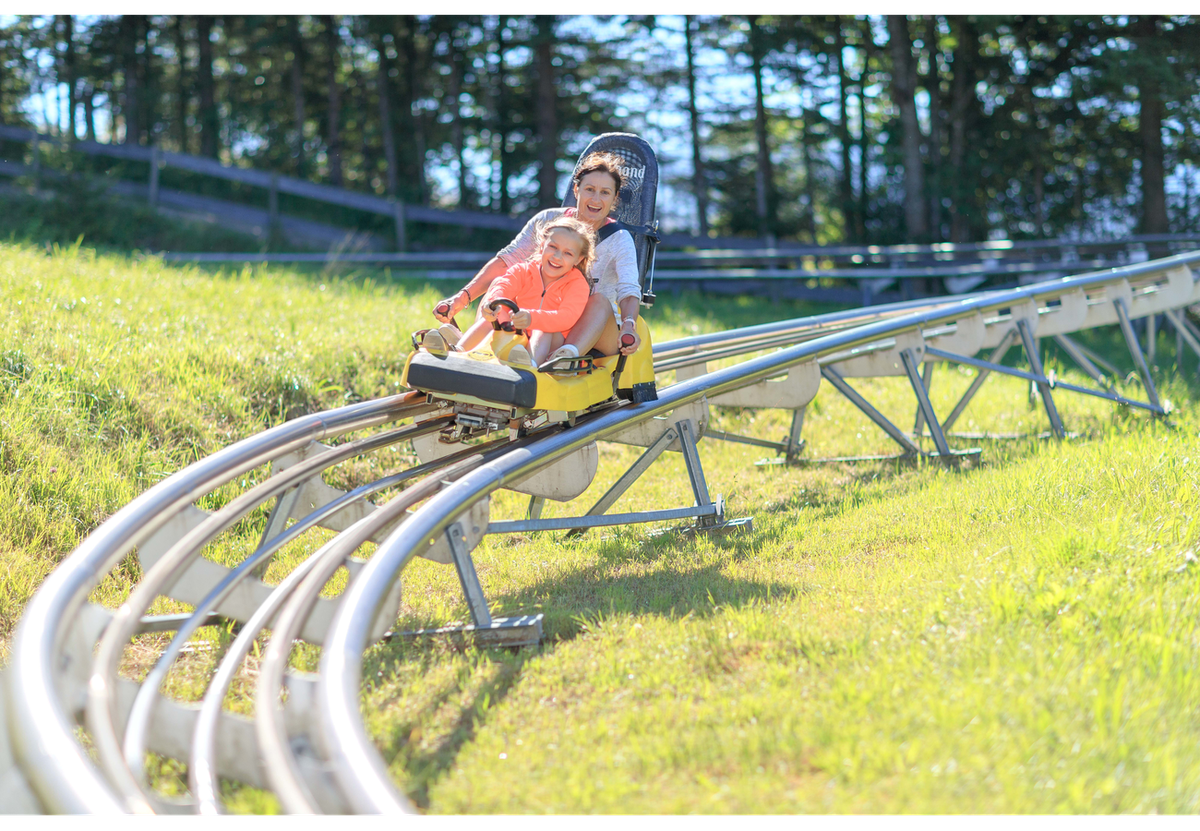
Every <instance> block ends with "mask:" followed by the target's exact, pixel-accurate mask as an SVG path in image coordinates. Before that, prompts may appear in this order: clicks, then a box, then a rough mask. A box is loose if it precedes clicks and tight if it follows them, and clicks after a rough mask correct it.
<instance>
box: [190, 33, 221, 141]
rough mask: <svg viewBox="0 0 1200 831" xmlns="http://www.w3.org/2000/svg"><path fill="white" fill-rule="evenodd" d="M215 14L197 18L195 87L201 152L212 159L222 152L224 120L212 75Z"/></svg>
mask: <svg viewBox="0 0 1200 831" xmlns="http://www.w3.org/2000/svg"><path fill="white" fill-rule="evenodd" d="M213 22H214V21H213V18H212V17H209V16H208V15H200V16H198V17H197V18H196V52H197V61H196V88H197V91H198V92H199V99H200V112H199V116H200V117H199V122H200V155H201V156H208V157H209V158H210V159H215V158H217V157H218V156H219V155H220V153H221V136H220V133H221V122H220V114H219V113H218V111H217V85H216V79H215V78H214V77H213V45H212V32H213Z"/></svg>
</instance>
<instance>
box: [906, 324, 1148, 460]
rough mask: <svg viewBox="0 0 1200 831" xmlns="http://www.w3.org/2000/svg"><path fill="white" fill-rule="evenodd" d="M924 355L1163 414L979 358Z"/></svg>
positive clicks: (1140, 403) (1137, 403)
mask: <svg viewBox="0 0 1200 831" xmlns="http://www.w3.org/2000/svg"><path fill="white" fill-rule="evenodd" d="M925 354H926V355H929V356H931V357H934V358H941V359H942V360H943V361H951V362H952V363H956V364H963V365H965V366H973V367H976V368H977V369H979V370H980V371H983V370H987V371H990V372H998V373H1000V374H1001V375H1011V376H1012V377H1013V378H1021V379H1024V380H1026V381H1029V382H1030V383H1032V384H1034V385H1035V386H1036V385H1037V384H1039V383H1044V384H1048V385H1049V386H1050V388H1051V389H1056V390H1067V391H1068V392H1078V393H1082V394H1083V395H1090V396H1093V397H1095V398H1103V399H1104V400H1106V401H1112V402H1115V403H1117V404H1125V405H1127V406H1130V407H1137V408H1139V409H1142V410H1149V411H1150V412H1152V413H1157V414H1158V415H1164V414H1165V413H1164V412H1163V410H1162V408H1160V407H1155V406H1154V405H1153V404H1147V403H1146V402H1145V401H1138V400H1136V399H1133V398H1126V397H1125V396H1123V395H1117V394H1116V393H1115V392H1109V391H1107V390H1093V389H1088V388H1087V387H1081V386H1078V385H1076V384H1068V383H1067V382H1066V381H1060V380H1058V379H1053V380H1052V379H1050V378H1047V377H1046V376H1044V375H1035V374H1033V373H1032V372H1026V371H1025V370H1023V369H1013V368H1012V367H1007V366H1003V365H1001V364H989V363H988V362H987V361H983V360H980V359H979V358H970V357H967V356H966V355H955V354H954V353H953V352H943V351H942V350H940V349H934V348H932V347H930V348H928V349H926V350H925ZM958 435H960V436H961V435H962V434H961V433H959V434H958ZM1049 435H1052V434H1049ZM1072 435H1073V434H1072ZM986 437H987V438H1024V436H1020V435H1015V434H1014V435H1010V436H1005V435H1002V434H999V433H991V434H987V435H986Z"/></svg>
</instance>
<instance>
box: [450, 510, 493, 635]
mask: <svg viewBox="0 0 1200 831" xmlns="http://www.w3.org/2000/svg"><path fill="white" fill-rule="evenodd" d="M446 539H447V540H448V541H449V542H450V555H451V556H452V557H453V558H454V568H455V570H456V571H457V572H458V581H459V582H460V583H461V584H462V590H463V597H465V598H466V600H467V608H469V609H470V610H471V620H473V621H475V625H476V626H478V627H480V628H483V627H487V626H491V625H492V613H491V612H490V611H489V610H488V604H487V598H486V597H484V595H483V586H481V585H479V575H478V574H476V573H475V563H474V562H473V561H472V560H471V553H470V552H469V551H467V546H466V539H467V538H466V535H465V534H464V533H463V527H462V523H461V522H455V523H452V524H451V525H450V527H449V528H447V529H446Z"/></svg>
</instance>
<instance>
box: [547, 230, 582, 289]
mask: <svg viewBox="0 0 1200 831" xmlns="http://www.w3.org/2000/svg"><path fill="white" fill-rule="evenodd" d="M582 259H583V241H582V240H580V239H579V236H578V235H577V234H573V233H571V232H570V231H568V230H567V229H565V228H555V229H554V230H553V231H551V232H550V236H548V237H546V245H545V247H543V248H542V276H543V277H545V278H546V279H548V280H557V279H558V278H559V277H562V276H563V275H565V274H566V273H567V272H568V271H570V270H571V269H573V268H574V267H575V266H577V265H579V261H580V260H582Z"/></svg>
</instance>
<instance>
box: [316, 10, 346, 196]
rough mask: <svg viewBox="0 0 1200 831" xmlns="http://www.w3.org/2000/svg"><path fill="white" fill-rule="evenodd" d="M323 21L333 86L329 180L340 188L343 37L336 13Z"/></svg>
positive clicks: (328, 138) (328, 137) (327, 143)
mask: <svg viewBox="0 0 1200 831" xmlns="http://www.w3.org/2000/svg"><path fill="white" fill-rule="evenodd" d="M321 23H322V28H323V29H324V30H325V31H324V35H325V51H326V53H327V54H326V60H327V67H326V79H327V80H326V83H327V85H328V89H329V95H328V99H327V104H326V110H325V158H326V159H327V161H328V164H329V182H330V184H332V185H333V186H335V187H339V188H340V187H341V186H342V134H341V121H342V88H341V86H340V85H339V84H338V80H337V73H338V69H339V64H340V63H341V48H340V47H341V42H342V37H341V34H340V33H339V32H338V24H337V21H336V20H335V19H334V17H333V15H328V14H327V15H322V16H321Z"/></svg>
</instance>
